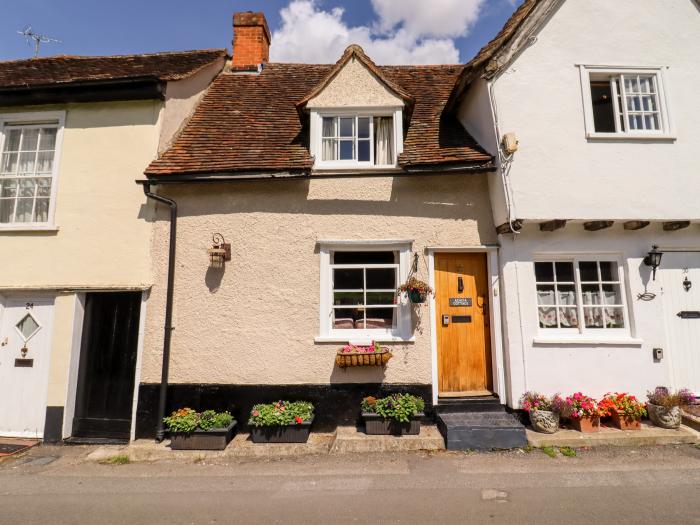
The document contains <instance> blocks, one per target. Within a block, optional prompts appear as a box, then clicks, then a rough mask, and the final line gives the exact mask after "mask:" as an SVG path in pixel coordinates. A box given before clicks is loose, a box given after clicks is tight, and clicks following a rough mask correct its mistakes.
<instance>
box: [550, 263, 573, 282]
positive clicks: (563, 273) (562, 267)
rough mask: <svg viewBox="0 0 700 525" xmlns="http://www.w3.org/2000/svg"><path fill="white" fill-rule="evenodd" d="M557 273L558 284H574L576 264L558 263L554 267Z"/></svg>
mask: <svg viewBox="0 0 700 525" xmlns="http://www.w3.org/2000/svg"><path fill="white" fill-rule="evenodd" d="M554 267H555V270H556V272H557V282H558V283H561V282H568V283H573V282H574V263H570V262H558V263H556V264H555V265H554Z"/></svg>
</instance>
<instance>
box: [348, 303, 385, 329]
mask: <svg viewBox="0 0 700 525" xmlns="http://www.w3.org/2000/svg"><path fill="white" fill-rule="evenodd" d="M366 317H367V324H366V326H363V325H364V323H363V322H362V320H361V319H360V320H359V322H357V323H355V325H356V326H357V327H359V328H366V329H368V330H371V329H373V328H374V329H377V328H391V327H392V326H393V324H394V323H393V321H394V308H367V313H366Z"/></svg>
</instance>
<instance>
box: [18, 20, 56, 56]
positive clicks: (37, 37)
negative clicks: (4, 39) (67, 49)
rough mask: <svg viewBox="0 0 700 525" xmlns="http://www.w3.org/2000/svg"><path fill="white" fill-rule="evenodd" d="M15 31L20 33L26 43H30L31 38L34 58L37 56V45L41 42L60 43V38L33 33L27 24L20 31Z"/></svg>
mask: <svg viewBox="0 0 700 525" xmlns="http://www.w3.org/2000/svg"><path fill="white" fill-rule="evenodd" d="M17 33H18V34H20V35H22V36H23V37H24V38H25V39H26V40H27V44H31V41H32V40H33V41H34V58H36V57H38V56H39V46H41V44H52V43H56V44H60V43H61V41H60V40H56V39H55V38H51V37H50V36H46V35H41V34H39V33H35V32H34V31H33V30H32V26H27V27H25V28H24V29H23V30H22V31H17Z"/></svg>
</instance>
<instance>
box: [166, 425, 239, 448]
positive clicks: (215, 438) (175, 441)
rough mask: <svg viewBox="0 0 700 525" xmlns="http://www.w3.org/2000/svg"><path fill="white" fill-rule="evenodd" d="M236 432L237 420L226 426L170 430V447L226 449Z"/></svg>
mask: <svg viewBox="0 0 700 525" xmlns="http://www.w3.org/2000/svg"><path fill="white" fill-rule="evenodd" d="M235 434H236V421H233V422H232V423H231V424H230V425H229V426H228V427H226V428H215V429H212V430H195V431H194V432H170V448H171V449H173V450H224V449H225V448H226V446H227V445H228V444H229V443H230V441H231V440H232V439H233V436H234V435H235Z"/></svg>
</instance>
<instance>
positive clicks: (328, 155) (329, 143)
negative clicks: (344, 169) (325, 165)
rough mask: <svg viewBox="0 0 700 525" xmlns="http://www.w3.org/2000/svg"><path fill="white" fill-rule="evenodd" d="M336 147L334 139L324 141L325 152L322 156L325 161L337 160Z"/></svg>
mask: <svg viewBox="0 0 700 525" xmlns="http://www.w3.org/2000/svg"><path fill="white" fill-rule="evenodd" d="M335 145H336V141H335V140H334V139H323V147H322V148H323V152H322V154H321V156H322V157H323V160H336V153H335Z"/></svg>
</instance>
